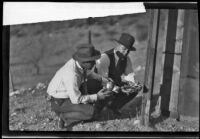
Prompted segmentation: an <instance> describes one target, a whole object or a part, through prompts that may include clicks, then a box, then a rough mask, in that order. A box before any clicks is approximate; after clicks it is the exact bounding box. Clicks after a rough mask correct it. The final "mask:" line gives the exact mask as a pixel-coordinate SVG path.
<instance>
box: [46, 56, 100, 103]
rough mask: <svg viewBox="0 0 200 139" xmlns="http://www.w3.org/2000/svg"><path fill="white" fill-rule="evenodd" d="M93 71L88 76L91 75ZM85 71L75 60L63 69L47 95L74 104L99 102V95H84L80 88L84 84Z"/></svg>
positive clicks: (55, 77)
mask: <svg viewBox="0 0 200 139" xmlns="http://www.w3.org/2000/svg"><path fill="white" fill-rule="evenodd" d="M92 73H93V71H90V72H88V73H87V74H88V75H89V74H90V75H91V74H92ZM83 80H84V79H83V69H82V68H81V66H80V65H79V64H78V62H76V61H75V60H74V59H70V60H69V61H68V62H67V63H66V64H65V65H64V66H63V67H61V68H60V69H59V70H58V71H57V72H56V74H55V75H54V77H53V78H52V80H51V81H50V83H49V86H48V88H47V93H48V94H49V95H50V96H53V97H55V98H69V99H70V100H71V102H72V103H73V104H79V103H84V104H86V103H92V102H95V101H97V94H92V95H82V94H81V92H80V90H79V88H80V86H81V84H82V83H83Z"/></svg>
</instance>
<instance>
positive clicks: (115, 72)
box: [105, 49, 127, 86]
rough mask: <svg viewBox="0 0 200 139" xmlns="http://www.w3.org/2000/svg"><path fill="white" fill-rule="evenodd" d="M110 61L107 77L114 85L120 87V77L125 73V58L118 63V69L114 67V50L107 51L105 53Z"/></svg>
mask: <svg viewBox="0 0 200 139" xmlns="http://www.w3.org/2000/svg"><path fill="white" fill-rule="evenodd" d="M105 54H107V55H108V57H109V59H110V65H109V71H108V77H110V78H111V79H113V81H114V82H115V83H116V85H118V86H121V75H122V74H123V73H124V72H125V69H126V64H127V58H125V59H123V60H122V61H121V63H120V66H119V67H116V66H115V56H114V49H111V50H108V51H106V52H105Z"/></svg>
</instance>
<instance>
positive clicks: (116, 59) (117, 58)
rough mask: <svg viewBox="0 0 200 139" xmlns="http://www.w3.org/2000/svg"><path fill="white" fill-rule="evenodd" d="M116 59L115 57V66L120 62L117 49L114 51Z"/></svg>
mask: <svg viewBox="0 0 200 139" xmlns="http://www.w3.org/2000/svg"><path fill="white" fill-rule="evenodd" d="M114 57H115V64H117V61H118V60H119V57H118V56H117V54H116V50H115V49H114Z"/></svg>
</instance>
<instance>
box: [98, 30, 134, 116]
mask: <svg viewBox="0 0 200 139" xmlns="http://www.w3.org/2000/svg"><path fill="white" fill-rule="evenodd" d="M114 42H115V44H116V47H115V48H113V49H111V50H108V51H106V52H105V53H103V54H102V55H101V58H100V59H99V60H97V63H96V67H97V72H98V74H100V75H102V76H104V77H109V78H111V79H112V80H113V82H114V83H115V84H116V85H117V86H119V87H121V86H123V77H124V76H126V75H128V74H130V73H133V69H132V64H131V60H130V58H129V57H128V54H129V53H130V52H131V51H136V48H135V47H134V46H133V44H134V42H135V38H134V37H133V36H132V35H130V34H128V33H122V34H121V37H120V38H119V40H114ZM115 95H116V96H115V99H114V101H113V102H112V103H111V104H110V106H109V108H110V109H111V110H113V112H114V113H116V114H119V115H120V114H121V113H120V111H119V110H120V108H122V107H123V106H124V105H125V104H126V103H127V102H128V101H130V100H131V99H133V97H134V96H135V94H132V95H128V96H127V95H125V94H123V93H117V94H115Z"/></svg>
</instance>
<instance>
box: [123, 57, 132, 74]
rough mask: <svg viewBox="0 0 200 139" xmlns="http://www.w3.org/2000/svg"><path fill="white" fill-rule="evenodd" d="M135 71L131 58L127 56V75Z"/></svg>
mask: <svg viewBox="0 0 200 139" xmlns="http://www.w3.org/2000/svg"><path fill="white" fill-rule="evenodd" d="M132 72H133V68H132V62H131V59H130V58H129V57H127V63H126V69H125V73H124V74H125V75H128V74H129V73H132Z"/></svg>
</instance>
